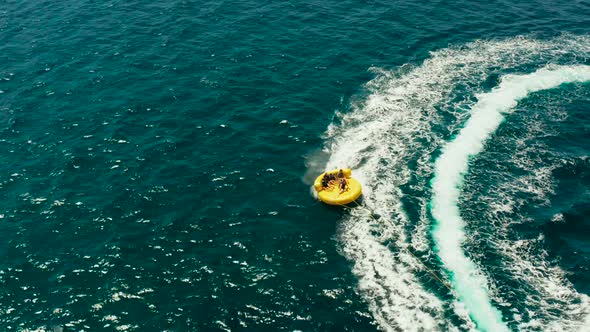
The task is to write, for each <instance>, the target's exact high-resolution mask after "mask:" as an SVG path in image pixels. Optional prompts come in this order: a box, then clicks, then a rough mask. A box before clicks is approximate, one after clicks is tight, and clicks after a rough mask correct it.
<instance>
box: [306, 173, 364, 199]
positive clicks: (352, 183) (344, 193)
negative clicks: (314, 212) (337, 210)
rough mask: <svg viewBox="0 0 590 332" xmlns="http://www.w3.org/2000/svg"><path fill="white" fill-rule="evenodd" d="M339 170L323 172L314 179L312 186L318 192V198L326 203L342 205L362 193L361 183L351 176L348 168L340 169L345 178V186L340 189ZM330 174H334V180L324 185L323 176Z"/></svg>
mask: <svg viewBox="0 0 590 332" xmlns="http://www.w3.org/2000/svg"><path fill="white" fill-rule="evenodd" d="M339 172H340V170H339V169H336V170H333V171H328V172H324V173H322V174H320V176H318V177H317V178H316V179H315V182H314V184H313V187H314V188H315V190H316V191H317V193H318V198H319V199H320V200H321V201H322V202H324V203H326V204H330V205H344V204H348V203H352V202H354V201H355V200H356V199H357V198H359V197H360V196H361V194H362V193H363V191H362V188H361V184H360V183H359V182H358V181H357V180H355V179H354V178H352V170H351V169H350V168H343V169H342V174H343V175H344V179H345V180H346V187H345V189H344V190H342V189H341V188H340V179H339V178H338V173H339ZM330 174H332V175H334V178H335V180H333V181H329V183H328V185H327V186H324V185H323V184H322V180H323V179H324V176H326V175H330ZM324 184H325V182H324Z"/></svg>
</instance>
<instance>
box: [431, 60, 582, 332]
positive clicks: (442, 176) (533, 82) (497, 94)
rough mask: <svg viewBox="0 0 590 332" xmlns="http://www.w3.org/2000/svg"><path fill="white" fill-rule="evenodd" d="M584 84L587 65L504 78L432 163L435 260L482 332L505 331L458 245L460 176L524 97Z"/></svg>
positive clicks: (473, 267)
mask: <svg viewBox="0 0 590 332" xmlns="http://www.w3.org/2000/svg"><path fill="white" fill-rule="evenodd" d="M588 80H590V67H589V66H582V65H580V66H561V67H560V66H554V67H547V68H543V69H540V70H538V71H536V72H534V73H532V74H528V75H506V76H504V77H503V78H502V82H501V84H500V86H499V87H497V88H495V89H493V90H492V91H491V92H489V93H486V94H480V95H477V99H478V102H477V104H476V105H475V106H474V107H473V110H472V112H471V117H470V118H469V120H468V121H467V123H466V124H465V126H464V127H463V129H462V130H461V131H460V132H459V134H458V136H457V137H456V138H455V139H454V140H453V141H451V142H450V143H448V144H447V145H446V146H445V147H444V148H443V152H442V155H441V156H440V157H439V158H438V159H437V161H436V162H435V177H434V179H433V182H432V190H433V197H432V214H433V216H434V218H435V219H436V220H437V221H438V224H437V225H436V227H435V228H434V229H433V236H434V240H435V242H436V245H437V249H438V253H439V256H440V258H441V260H442V262H443V264H444V265H445V267H446V268H447V269H449V271H451V272H452V275H453V277H452V281H453V286H454V288H455V290H456V291H457V293H458V295H459V299H460V300H461V301H462V302H464V303H465V306H466V308H467V310H468V311H469V315H470V316H471V317H472V318H473V319H474V321H475V322H476V324H477V326H478V328H480V329H482V330H485V331H507V330H508V328H507V326H506V325H505V323H504V322H503V321H502V316H501V314H500V312H499V311H498V310H497V309H495V308H494V307H493V306H492V304H491V301H490V296H489V295H488V289H487V287H488V286H487V285H488V282H487V280H486V277H485V276H484V275H483V274H482V273H481V272H480V271H479V270H478V269H477V267H476V265H475V264H474V263H473V262H472V261H471V260H469V258H467V257H466V256H465V254H464V253H463V250H462V247H461V246H462V243H463V240H464V239H465V231H464V224H465V222H464V221H463V220H462V219H461V215H460V211H459V207H458V200H459V195H460V193H461V183H462V181H463V176H464V174H465V173H466V172H467V170H468V167H469V164H468V163H469V157H471V156H474V155H476V154H478V153H479V152H480V151H482V149H483V147H484V143H485V141H486V140H487V139H488V137H489V136H490V135H491V134H492V133H493V132H494V131H495V130H496V128H497V127H498V126H499V125H500V123H501V122H502V120H503V115H502V113H505V112H509V111H510V110H511V109H512V108H513V107H514V106H516V103H517V102H518V100H520V99H522V98H524V97H526V96H527V95H528V94H530V93H533V92H536V91H540V90H546V89H552V88H555V87H557V86H559V85H561V84H564V83H570V82H584V81H588Z"/></svg>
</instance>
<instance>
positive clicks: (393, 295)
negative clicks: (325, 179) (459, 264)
mask: <svg viewBox="0 0 590 332" xmlns="http://www.w3.org/2000/svg"><path fill="white" fill-rule="evenodd" d="M572 54H573V55H575V56H576V57H579V58H590V38H587V37H580V36H562V37H558V38H555V39H553V40H546V41H539V40H534V39H528V38H524V37H517V38H511V39H507V40H501V41H475V42H473V43H469V44H466V45H460V46H459V47H449V48H445V49H441V50H437V51H436V52H432V53H431V55H430V58H429V59H427V60H425V61H424V63H422V64H420V65H419V66H413V65H407V66H404V67H402V68H400V69H399V70H393V71H390V70H383V69H379V68H372V71H373V72H374V74H375V76H376V78H375V79H373V80H372V81H370V82H368V83H367V85H366V86H365V89H366V91H365V92H367V93H368V96H367V97H364V96H363V97H358V98H359V99H356V100H353V102H352V104H351V108H352V110H351V111H350V112H346V113H344V114H337V121H336V122H335V123H333V124H331V125H330V127H329V128H328V131H327V133H326V142H327V143H326V146H325V147H324V149H323V150H322V152H321V153H322V155H323V154H326V155H327V157H326V158H324V157H323V156H322V157H321V158H320V159H321V161H322V163H321V164H322V165H323V164H324V161H325V159H328V160H327V166H326V168H327V169H333V168H337V167H347V166H349V167H352V168H353V175H354V177H355V178H357V179H359V180H360V182H361V183H362V184H363V196H364V202H365V203H366V204H367V206H369V207H370V208H371V209H373V210H374V212H376V213H377V214H379V215H381V218H380V219H379V220H377V221H375V220H372V219H370V218H369V217H368V216H367V214H366V213H364V212H362V211H353V212H352V213H350V214H348V213H347V214H346V215H345V217H344V218H343V220H342V221H341V222H340V223H339V228H338V232H337V235H336V238H337V241H338V245H339V249H340V251H341V253H342V254H343V255H344V256H345V257H346V258H347V259H348V260H349V261H350V262H351V264H352V271H353V273H354V275H355V276H356V277H357V279H358V286H357V291H358V293H359V295H360V296H361V297H362V298H363V299H364V301H366V303H367V304H368V307H369V310H370V312H371V315H372V316H373V318H374V320H375V322H376V324H378V326H379V328H380V329H382V330H386V331H390V330H392V331H398V330H403V331H420V330H442V331H453V330H475V329H476V325H475V323H474V322H473V320H472V318H471V317H474V316H471V317H470V315H472V314H473V313H472V310H469V308H468V307H467V306H466V303H465V302H463V299H462V298H459V293H458V292H453V294H451V295H452V296H454V297H455V299H454V300H453V301H450V302H449V301H446V300H445V301H443V300H441V299H439V298H438V297H437V295H436V294H434V293H433V292H432V290H431V289H429V288H428V287H425V286H424V284H423V283H422V282H423V279H421V278H420V277H419V276H424V275H428V274H427V273H426V272H425V271H424V268H423V266H422V265H420V263H419V262H417V261H416V260H415V258H414V257H412V256H411V255H409V254H408V253H407V252H406V251H404V250H403V249H402V248H404V247H408V246H409V247H411V248H413V249H414V250H418V251H419V252H422V253H423V254H421V255H420V257H421V258H422V259H429V258H430V257H432V256H433V254H434V252H432V251H430V250H429V248H431V247H432V238H431V236H430V234H429V233H430V232H429V230H430V229H431V222H432V220H431V218H430V213H429V210H430V208H429V203H430V199H431V197H430V195H431V187H430V185H429V183H428V180H429V179H430V178H431V177H432V175H433V172H434V169H433V167H434V165H433V164H432V155H433V153H434V152H435V151H438V150H439V149H440V148H441V146H443V145H444V143H445V142H444V140H443V138H442V137H441V133H444V132H447V133H448V132H456V131H458V129H459V128H461V126H462V124H463V123H465V120H466V118H467V117H469V116H470V112H469V111H470V110H471V106H472V105H473V101H472V100H473V99H472V97H473V96H474V95H475V92H477V91H481V90H482V89H481V87H480V85H481V84H482V82H484V81H486V80H487V79H488V78H489V77H490V75H494V74H496V73H498V72H504V71H510V72H522V71H524V72H526V71H530V68H539V66H543V65H546V64H547V63H548V62H554V63H560V62H561V63H570V62H568V61H570V59H571V55H572ZM561 68H563V67H554V68H552V69H551V68H549V69H546V70H547V71H551V70H560V69H561ZM572 68H574V67H572ZM506 80H510V78H509V77H506V78H505V79H504V81H506ZM457 90H460V91H457ZM526 93H529V92H528V91H527V92H526ZM491 102H493V100H491ZM508 108H510V106H509V107H508ZM500 121H501V120H500ZM411 163H413V164H411ZM308 167H309V166H308ZM309 168H310V169H312V168H313V169H315V168H314V167H309ZM319 171H321V170H317V171H316V172H313V173H314V176H315V175H317V173H318V172H319ZM408 186H411V187H413V188H414V190H415V191H416V192H417V193H420V194H421V195H420V196H416V195H415V196H414V197H413V199H414V200H415V202H414V203H413V204H415V205H414V207H415V208H417V209H418V210H419V211H418V215H417V216H413V217H410V216H408V215H407V214H406V211H405V210H404V204H403V203H402V199H403V198H404V195H406V194H407V193H406V192H404V189H403V188H407V187H408ZM310 190H312V192H313V188H310ZM453 190H457V189H456V188H453ZM416 219H417V220H416ZM506 222H509V221H506ZM495 224H497V225H502V223H501V222H499V221H496V223H495ZM462 236H464V237H466V238H467V239H468V240H469V239H475V238H478V234H475V233H473V234H471V233H469V232H467V233H462ZM496 240H497V242H494V243H493V246H495V245H497V244H499V243H502V242H501V240H498V239H496ZM507 246H512V247H515V244H514V243H510V242H507ZM504 249H505V248H504V247H499V248H498V250H499V251H500V254H503V253H505V254H504V256H503V257H502V258H503V259H505V260H506V263H508V264H510V262H512V261H511V259H510V257H511V256H512V255H511V254H508V253H509V252H512V251H508V250H506V251H505V250H504ZM530 255H531V256H527V258H518V259H520V260H522V259H525V260H526V259H529V258H530V260H531V261H533V258H534V261H535V262H542V263H543V264H535V265H536V267H537V268H538V269H542V271H540V272H541V273H547V274H550V275H553V272H555V275H556V276H558V275H560V274H559V273H561V274H564V271H562V270H561V269H560V268H559V267H557V266H555V265H554V264H553V263H549V262H547V260H546V257H534V255H536V253H535V252H531V254H530ZM504 263H505V262H502V263H500V265H502V264H504ZM520 263H521V262H520V261H514V263H512V265H513V266H515V267H516V266H519V264H520ZM520 265H522V266H524V264H520ZM431 267H432V268H434V269H435V270H436V272H437V273H438V274H443V273H442V271H439V270H438V269H436V264H435V263H431ZM545 267H547V268H548V269H545ZM494 268H496V266H494ZM501 268H502V267H501ZM503 271H506V272H507V273H509V272H511V271H508V270H503ZM559 271H561V272H559ZM558 272H559V273H558ZM520 276H521V275H520V274H513V275H510V276H509V278H510V279H511V281H515V282H516V283H518V284H520V283H522V282H525V281H523V280H522V278H521V277H520ZM425 278H428V277H425ZM531 278H534V279H535V283H533V284H534V285H535V287H534V290H535V291H536V290H538V289H540V288H542V285H544V283H543V282H541V281H538V280H537V279H540V278H539V277H537V276H536V275H533V276H531ZM483 279H484V281H485V278H483ZM555 280H558V281H559V280H563V279H560V278H555ZM455 281H456V280H455ZM492 281H493V280H492ZM485 285H486V283H484V284H481V285H478V286H479V287H482V288H484V290H485V291H486V294H487V296H488V297H489V298H491V300H492V301H495V302H497V303H505V302H506V300H505V299H506V294H503V293H502V292H500V291H498V288H490V289H489V290H487V289H485V287H486V286H485ZM491 285H495V284H494V283H491ZM537 285H538V287H537ZM553 289H555V288H549V289H547V292H546V293H544V296H545V298H546V299H547V301H545V302H543V301H539V300H537V298H538V297H536V296H533V297H532V298H531V301H536V302H534V303H533V304H534V307H535V308H539V307H543V308H546V311H547V312H542V310H545V309H542V310H539V316H541V317H542V319H536V320H535V321H530V319H529V318H528V317H526V315H521V316H524V317H523V318H521V319H520V320H519V319H518V318H517V317H516V316H517V315H519V313H515V314H514V318H513V319H512V320H510V321H509V324H510V326H511V327H513V326H514V327H516V328H518V329H520V330H531V329H532V330H534V329H535V327H534V326H537V325H534V326H533V325H532V324H537V322H540V324H545V326H546V322H547V321H548V320H550V321H552V322H553V323H554V325H555V326H556V327H557V328H561V329H562V330H572V329H571V328H569V327H574V326H580V325H581V324H583V321H584V319H586V320H588V319H589V317H590V316H589V315H588V314H587V313H588V308H590V306H589V305H588V301H584V302H580V301H581V300H584V299H585V297H584V296H582V294H579V293H578V292H577V291H576V290H575V288H574V287H573V286H572V285H571V284H562V288H561V289H559V290H557V291H555V292H553ZM564 292H567V298H564V300H563V301H562V302H556V301H554V299H556V298H560V297H562V298H563V294H564ZM519 294H520V293H519ZM525 301H528V300H523V302H522V303H520V302H519V303H514V304H511V305H512V306H513V307H512V308H513V309H514V308H515V307H516V306H519V307H520V305H521V304H524V305H525V306H526V305H527V304H529V303H531V302H525ZM488 302H489V301H488ZM553 303H561V304H563V303H566V304H568V305H569V306H568V309H560V308H557V307H556V305H557V304H553ZM549 304H551V305H549ZM525 310H528V306H527V309H525ZM566 311H567V312H566ZM551 312H554V313H555V312H557V314H553V316H550V315H549V314H548V313H551ZM569 312H579V313H580V314H579V315H569V314H568V313H569ZM451 316H452V317H454V318H453V319H449V317H451ZM557 316H559V317H557ZM537 317H538V316H537ZM504 319H506V320H507V321H508V320H509V319H511V317H504ZM533 319H535V318H533ZM529 323H530V324H531V325H528V326H527V325H526V324H529ZM578 330H579V329H578Z"/></svg>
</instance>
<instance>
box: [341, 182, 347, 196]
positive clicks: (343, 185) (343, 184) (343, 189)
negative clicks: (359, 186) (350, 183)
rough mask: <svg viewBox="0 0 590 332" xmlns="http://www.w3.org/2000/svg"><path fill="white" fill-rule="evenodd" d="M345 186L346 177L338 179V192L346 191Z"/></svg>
mask: <svg viewBox="0 0 590 332" xmlns="http://www.w3.org/2000/svg"><path fill="white" fill-rule="evenodd" d="M346 187H347V183H346V179H345V178H341V179H340V193H341V194H342V193H343V192H345V191H346V189H347V188H346Z"/></svg>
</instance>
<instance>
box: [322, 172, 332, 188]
mask: <svg viewBox="0 0 590 332" xmlns="http://www.w3.org/2000/svg"><path fill="white" fill-rule="evenodd" d="M329 184H330V177H329V176H328V174H324V176H323V177H322V188H328V185H329Z"/></svg>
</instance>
